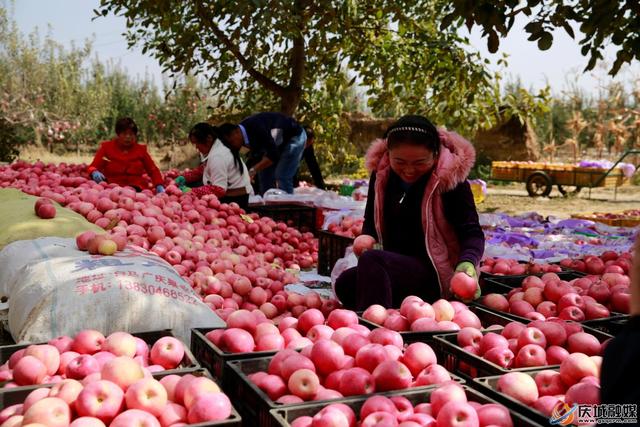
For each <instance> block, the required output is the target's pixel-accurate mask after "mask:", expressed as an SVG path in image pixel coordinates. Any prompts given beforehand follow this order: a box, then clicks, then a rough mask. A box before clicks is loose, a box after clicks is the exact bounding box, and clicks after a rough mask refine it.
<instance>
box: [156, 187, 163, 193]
mask: <svg viewBox="0 0 640 427" xmlns="http://www.w3.org/2000/svg"><path fill="white" fill-rule="evenodd" d="M156 193H164V186H163V185H156Z"/></svg>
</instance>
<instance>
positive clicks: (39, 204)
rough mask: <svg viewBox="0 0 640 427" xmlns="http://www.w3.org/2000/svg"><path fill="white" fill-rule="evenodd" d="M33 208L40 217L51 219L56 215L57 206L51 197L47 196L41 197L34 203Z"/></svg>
mask: <svg viewBox="0 0 640 427" xmlns="http://www.w3.org/2000/svg"><path fill="white" fill-rule="evenodd" d="M33 209H34V211H35V212H36V215H37V216H38V218H42V219H51V218H55V217H56V207H55V206H54V204H53V202H52V201H51V199H48V198H46V197H40V198H39V199H38V200H36V202H35V204H34V205H33Z"/></svg>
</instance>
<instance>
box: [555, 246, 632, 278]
mask: <svg viewBox="0 0 640 427" xmlns="http://www.w3.org/2000/svg"><path fill="white" fill-rule="evenodd" d="M631 258H632V257H631V253H629V252H623V253H621V254H618V253H617V252H614V251H606V252H603V253H602V254H601V255H600V256H595V255H587V256H585V257H584V258H582V259H568V258H567V259H563V260H562V261H560V265H561V266H563V267H566V268H570V269H572V270H576V271H581V272H583V273H587V274H605V273H619V274H629V268H630V267H631Z"/></svg>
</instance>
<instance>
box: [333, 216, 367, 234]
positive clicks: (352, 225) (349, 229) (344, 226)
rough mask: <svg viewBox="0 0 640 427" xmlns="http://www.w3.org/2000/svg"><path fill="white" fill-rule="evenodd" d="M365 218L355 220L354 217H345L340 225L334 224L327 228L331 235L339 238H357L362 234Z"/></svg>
mask: <svg viewBox="0 0 640 427" xmlns="http://www.w3.org/2000/svg"><path fill="white" fill-rule="evenodd" d="M363 224H364V218H363V217H357V218H354V217H352V216H348V215H346V216H344V217H343V218H342V220H341V221H340V222H339V223H335V222H332V223H330V224H329V226H328V227H327V231H328V232H329V233H333V234H337V235H338V236H344V237H351V238H355V237H358V236H359V235H360V234H362V225H363Z"/></svg>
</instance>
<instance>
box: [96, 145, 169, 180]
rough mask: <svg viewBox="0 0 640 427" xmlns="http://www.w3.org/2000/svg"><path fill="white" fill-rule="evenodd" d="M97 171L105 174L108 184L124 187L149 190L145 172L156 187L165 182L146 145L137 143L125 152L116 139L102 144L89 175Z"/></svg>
mask: <svg viewBox="0 0 640 427" xmlns="http://www.w3.org/2000/svg"><path fill="white" fill-rule="evenodd" d="M96 170H97V171H100V172H102V173H103V174H104V176H105V177H106V178H107V182H109V183H115V184H118V185H122V186H124V185H130V186H135V187H138V188H143V189H144V188H149V182H148V180H147V179H146V178H144V177H143V174H144V173H145V172H146V173H147V175H149V177H150V178H151V182H152V183H153V186H154V187H155V186H157V185H161V184H162V183H163V181H164V179H163V178H162V174H161V173H160V169H158V166H156V164H155V163H154V162H153V159H152V158H151V156H150V155H149V153H148V151H147V147H146V146H145V145H141V144H138V143H135V144H133V145H132V146H131V147H130V148H129V149H128V150H127V151H125V150H123V149H122V148H120V146H119V145H118V143H117V142H116V140H115V139H112V140H110V141H104V142H103V143H102V144H100V148H99V149H98V152H97V153H96V156H95V157H94V159H93V162H91V165H89V167H88V169H87V171H88V172H89V175H91V173H92V172H94V171H96Z"/></svg>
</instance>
